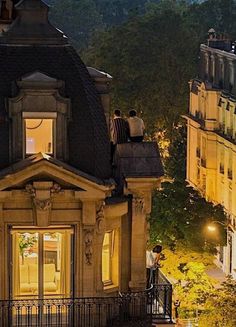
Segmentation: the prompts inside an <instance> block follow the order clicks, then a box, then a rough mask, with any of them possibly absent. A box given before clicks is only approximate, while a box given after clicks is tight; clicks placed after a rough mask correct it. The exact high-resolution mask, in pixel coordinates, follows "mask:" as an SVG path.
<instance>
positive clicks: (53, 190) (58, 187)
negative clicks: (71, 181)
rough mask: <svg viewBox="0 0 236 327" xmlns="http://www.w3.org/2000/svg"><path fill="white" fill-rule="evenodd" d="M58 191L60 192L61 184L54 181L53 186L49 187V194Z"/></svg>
mask: <svg viewBox="0 0 236 327" xmlns="http://www.w3.org/2000/svg"><path fill="white" fill-rule="evenodd" d="M60 192H62V188H61V185H59V184H57V183H54V184H53V186H52V187H51V188H50V194H51V196H52V195H53V194H58V193H60Z"/></svg>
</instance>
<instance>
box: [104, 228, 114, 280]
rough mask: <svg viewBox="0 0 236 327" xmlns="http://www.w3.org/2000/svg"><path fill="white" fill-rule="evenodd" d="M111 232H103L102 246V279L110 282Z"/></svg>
mask: <svg viewBox="0 0 236 327" xmlns="http://www.w3.org/2000/svg"><path fill="white" fill-rule="evenodd" d="M111 235H112V234H111V233H105V236H104V240H103V247H102V281H103V282H104V283H108V282H111V240H112V238H111Z"/></svg>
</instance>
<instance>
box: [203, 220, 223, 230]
mask: <svg viewBox="0 0 236 327" xmlns="http://www.w3.org/2000/svg"><path fill="white" fill-rule="evenodd" d="M216 224H219V225H221V226H224V228H225V229H227V224H225V223H223V222H221V221H218V220H214V221H212V222H211V223H210V224H209V225H208V226H207V229H208V231H209V232H211V233H212V232H215V231H216V230H217V227H216Z"/></svg>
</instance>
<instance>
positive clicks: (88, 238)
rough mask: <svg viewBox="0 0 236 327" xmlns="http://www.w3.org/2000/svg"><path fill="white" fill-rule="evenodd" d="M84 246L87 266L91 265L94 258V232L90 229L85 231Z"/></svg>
mask: <svg viewBox="0 0 236 327" xmlns="http://www.w3.org/2000/svg"><path fill="white" fill-rule="evenodd" d="M84 246H85V250H84V254H85V263H86V264H87V265H91V264H92V257H93V234H92V230H90V229H86V230H85V231H84Z"/></svg>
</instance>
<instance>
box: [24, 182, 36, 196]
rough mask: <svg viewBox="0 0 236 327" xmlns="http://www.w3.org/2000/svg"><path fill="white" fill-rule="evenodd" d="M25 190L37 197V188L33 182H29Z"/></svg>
mask: <svg viewBox="0 0 236 327" xmlns="http://www.w3.org/2000/svg"><path fill="white" fill-rule="evenodd" d="M25 191H26V192H27V193H29V194H30V195H31V196H32V197H35V195H36V190H35V188H34V187H33V185H32V184H27V185H26V186H25Z"/></svg>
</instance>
